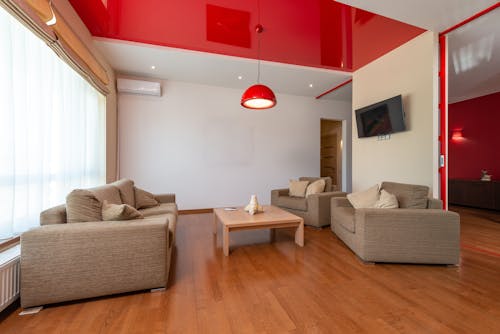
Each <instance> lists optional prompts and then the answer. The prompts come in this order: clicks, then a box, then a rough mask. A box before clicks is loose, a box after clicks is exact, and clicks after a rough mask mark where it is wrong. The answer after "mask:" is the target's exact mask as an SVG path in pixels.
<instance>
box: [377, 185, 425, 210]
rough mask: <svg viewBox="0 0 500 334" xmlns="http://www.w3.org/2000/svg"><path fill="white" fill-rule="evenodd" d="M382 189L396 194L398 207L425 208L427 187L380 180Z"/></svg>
mask: <svg viewBox="0 0 500 334" xmlns="http://www.w3.org/2000/svg"><path fill="white" fill-rule="evenodd" d="M381 188H382V189H385V190H386V191H388V192H390V193H391V194H394V195H396V198H397V199H398V203H399V207H400V208H404V209H425V208H427V198H428V196H429V187H427V186H421V185H415V184H405V183H396V182H382V186H381Z"/></svg>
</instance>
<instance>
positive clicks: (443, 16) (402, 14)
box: [338, 0, 497, 32]
mask: <svg viewBox="0 0 500 334" xmlns="http://www.w3.org/2000/svg"><path fill="white" fill-rule="evenodd" d="M338 2H341V3H344V4H347V5H350V6H354V7H357V8H361V9H364V10H367V11H369V12H372V13H375V14H379V15H383V16H386V17H390V18H391V19H394V20H398V21H401V22H405V23H408V24H411V25H414V26H417V27H420V28H424V29H427V30H432V31H435V32H441V31H444V30H445V29H448V28H450V27H452V26H454V25H455V24H457V23H459V22H462V21H463V20H465V19H466V18H468V17H470V16H472V15H474V14H476V13H478V12H480V11H482V10H484V9H486V8H488V7H490V6H492V5H494V4H496V3H497V1H495V0H376V1H373V0H338Z"/></svg>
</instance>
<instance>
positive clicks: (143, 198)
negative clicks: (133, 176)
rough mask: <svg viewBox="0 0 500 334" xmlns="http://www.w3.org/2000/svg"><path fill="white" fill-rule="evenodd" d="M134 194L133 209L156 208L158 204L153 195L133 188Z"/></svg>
mask: <svg viewBox="0 0 500 334" xmlns="http://www.w3.org/2000/svg"><path fill="white" fill-rule="evenodd" d="M134 192H135V207H136V208H137V209H145V208H151V207H153V206H157V205H158V204H159V203H158V201H157V200H156V199H155V195H153V194H152V193H150V192H147V191H146V190H143V189H141V188H137V187H135V186H134Z"/></svg>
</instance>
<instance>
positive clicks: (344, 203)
mask: <svg viewBox="0 0 500 334" xmlns="http://www.w3.org/2000/svg"><path fill="white" fill-rule="evenodd" d="M346 196H347V195H346ZM330 205H331V207H332V208H335V207H343V208H352V205H351V202H349V200H348V199H347V197H332V198H331V200H330Z"/></svg>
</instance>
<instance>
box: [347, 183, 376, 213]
mask: <svg viewBox="0 0 500 334" xmlns="http://www.w3.org/2000/svg"><path fill="white" fill-rule="evenodd" d="M379 197H380V195H379V192H378V184H376V185H374V186H373V187H371V188H369V189H367V190H364V191H358V192H355V193H351V194H348V195H347V199H348V200H349V202H350V203H351V205H352V206H353V207H354V208H355V209H362V208H373V205H374V204H375V203H376V202H377V201H378V199H379Z"/></svg>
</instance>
